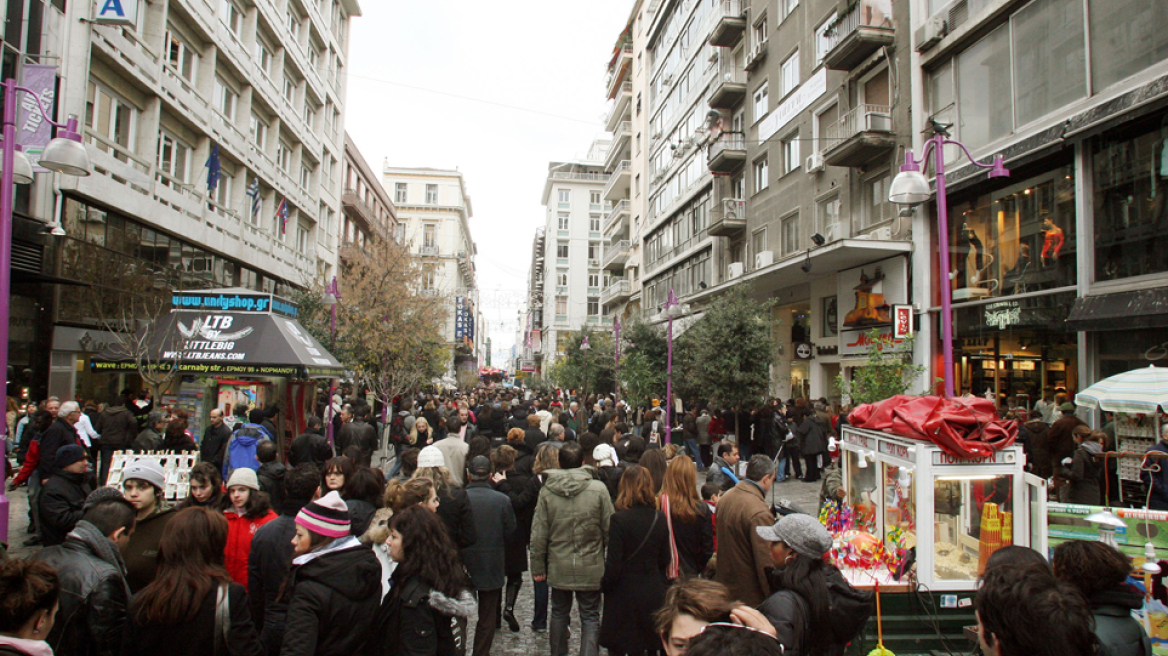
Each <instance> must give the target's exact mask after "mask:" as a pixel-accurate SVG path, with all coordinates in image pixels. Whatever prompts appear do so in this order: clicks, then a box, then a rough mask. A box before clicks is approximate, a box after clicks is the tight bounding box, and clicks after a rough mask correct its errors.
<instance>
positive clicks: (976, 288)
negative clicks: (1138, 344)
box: [949, 163, 1078, 303]
mask: <svg viewBox="0 0 1168 656" xmlns="http://www.w3.org/2000/svg"><path fill="white" fill-rule="evenodd" d="M949 221H950V234H949V247H950V252H951V267H952V269H951V277H952V280H953V282H952V285H953V302H954V303H961V302H964V301H976V300H981V299H985V298H991V297H999V296H1009V295H1012V294H1024V293H1032V292H1037V291H1042V290H1046V289H1055V288H1059V287H1067V286H1071V285H1074V284H1076V281H1077V280H1078V276H1077V268H1076V267H1077V264H1076V259H1075V248H1076V243H1077V239H1076V236H1077V235H1076V228H1075V176H1074V167H1073V166H1072V165H1071V164H1069V163H1068V164H1067V165H1065V166H1059V167H1057V168H1054V169H1053V170H1049V169H1048V170H1047V171H1045V172H1043V173H1041V174H1039V175H1036V176H1033V177H1030V178H1028V179H1025V180H1023V181H1022V182H1017V183H1014V184H1011V185H1010V186H1008V187H1005V188H1003V189H1000V190H997V191H994V192H992V193H989V194H984V195H981V196H978V197H976V198H974V199H972V200H969V201H964V202H959V203H956V204H955V205H954V206H953V207H952V208H951V210H950V212H949Z"/></svg>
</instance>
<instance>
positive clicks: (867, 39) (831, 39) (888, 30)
mask: <svg viewBox="0 0 1168 656" xmlns="http://www.w3.org/2000/svg"><path fill="white" fill-rule="evenodd" d="M825 36H826V37H827V54H826V55H825V56H824V58H823V63H824V65H825V66H827V67H828V68H830V69H834V70H838V71H850V70H852V69H853V68H855V67H856V66H858V65H859V64H860V62H862V61H864V60H865V59H867V58H868V56H869V55H871V54H872V53H874V52H876V51H877V50H879V49H880V48H883V47H885V46H890V45H892V42H893V41H894V40H895V39H896V29H895V28H894V27H893V23H892V1H891V0H857V1H855V2H852V4H851V8H850V9H849V10H848V12H847V13H846V14H844V15H842V16H840V17H839V18H837V19H836V24H835V25H833V26H829V28H828V30H827V32H826V34H825Z"/></svg>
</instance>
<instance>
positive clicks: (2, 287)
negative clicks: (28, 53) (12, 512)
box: [0, 78, 16, 542]
mask: <svg viewBox="0 0 1168 656" xmlns="http://www.w3.org/2000/svg"><path fill="white" fill-rule="evenodd" d="M3 138H4V143H3V159H2V160H0V162H2V166H3V168H4V170H3V173H0V373H3V375H4V393H5V394H8V322H9V318H10V313H9V304H10V303H11V299H12V296H11V291H12V278H11V274H12V199H13V196H14V194H15V190H14V189H13V177H12V176H13V172H12V168H13V166H14V165H15V159H16V80H14V79H12V78H9V79H7V80H4V137H3ZM7 433H8V424H7V423H2V424H0V435H4V440H5V442H7V440H8V435H7ZM5 451H7V449H5ZM7 464H8V454H7V453H3V454H0V482H2V481H3V480H4V468H5V466H6V465H7ZM0 541H2V542H7V541H8V496H7V495H6V494H5V492H4V487H3V484H2V483H0Z"/></svg>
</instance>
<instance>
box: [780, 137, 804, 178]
mask: <svg viewBox="0 0 1168 656" xmlns="http://www.w3.org/2000/svg"><path fill="white" fill-rule="evenodd" d="M801 165H802V162H800V161H799V133H798V132H793V133H791V134H790V135H788V136H787V137H786V138H784V139H783V173H784V174H786V173H790V172H791V171H794V170H796V169H798V168H799V167H800V166H801Z"/></svg>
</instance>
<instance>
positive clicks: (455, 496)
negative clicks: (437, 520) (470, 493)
mask: <svg viewBox="0 0 1168 656" xmlns="http://www.w3.org/2000/svg"><path fill="white" fill-rule="evenodd" d="M438 516H439V517H441V518H442V521H443V522H446V528H447V529H448V530H449V531H450V539H451V540H453V541H454V546H456V547H458V548H459V549H465V548H467V547H469V546H470V545H472V544H474V543H475V525H474V517H472V516H471V511H470V500H469V499H467V498H466V490H463V489H461V488H457V487H452V488H442V489H439V490H438Z"/></svg>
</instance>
